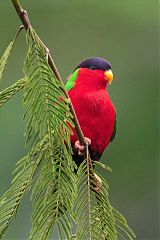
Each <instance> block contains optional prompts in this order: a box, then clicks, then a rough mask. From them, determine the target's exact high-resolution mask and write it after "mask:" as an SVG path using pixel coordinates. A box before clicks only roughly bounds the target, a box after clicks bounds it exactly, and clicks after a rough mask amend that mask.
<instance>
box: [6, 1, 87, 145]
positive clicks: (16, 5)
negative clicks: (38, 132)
mask: <svg viewBox="0 0 160 240" xmlns="http://www.w3.org/2000/svg"><path fill="white" fill-rule="evenodd" d="M11 1H12V3H13V5H14V8H15V10H16V12H17V14H18V16H19V18H20V20H21V21H22V23H23V25H24V28H25V29H26V30H28V29H32V25H31V24H30V21H29V17H28V14H27V11H26V10H24V9H23V8H22V6H21V4H20V2H19V0H11ZM36 37H37V40H38V41H39V42H40V44H41V45H42V46H43V47H44V48H45V49H47V52H48V64H49V65H50V67H51V69H52V71H53V73H54V75H55V76H56V78H57V79H58V80H59V81H60V82H63V81H62V78H61V76H60V74H59V72H58V69H57V67H56V65H55V63H54V61H53V58H52V56H51V55H50V53H49V51H48V48H47V47H46V46H45V44H44V43H43V42H42V40H41V39H40V37H39V36H38V35H37V34H36ZM63 91H64V94H65V96H66V97H67V99H68V100H69V107H70V111H71V113H72V115H73V122H74V125H75V132H76V134H77V138H78V140H79V142H80V144H81V145H85V138H84V135H83V132H82V130H81V127H80V124H79V122H78V119H77V116H76V113H75V110H74V108H73V105H72V103H71V101H70V98H69V96H68V93H67V91H66V90H65V89H63Z"/></svg>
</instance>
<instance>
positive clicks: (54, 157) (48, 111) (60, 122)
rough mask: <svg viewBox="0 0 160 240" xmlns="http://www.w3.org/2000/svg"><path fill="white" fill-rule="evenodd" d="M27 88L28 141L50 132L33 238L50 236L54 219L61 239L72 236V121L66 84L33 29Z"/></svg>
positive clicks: (40, 174)
mask: <svg viewBox="0 0 160 240" xmlns="http://www.w3.org/2000/svg"><path fill="white" fill-rule="evenodd" d="M27 44H28V53H27V57H26V61H25V68H24V70H25V77H26V78H27V79H28V80H27V83H26V85H25V88H24V91H25V96H24V104H25V106H26V114H25V119H26V121H27V128H26V136H27V143H28V142H29V141H32V145H34V144H35V142H36V141H37V140H38V141H39V140H42V139H43V138H44V137H45V136H46V135H47V143H48V144H47V148H46V151H45V153H44V158H43V159H44V161H43V164H42V167H41V169H40V171H39V172H38V173H37V177H36V182H35V186H34V190H33V194H32V200H33V206H34V211H33V216H32V229H31V233H30V239H39V240H41V239H42V240H43V239H50V235H51V233H52V231H53V225H54V223H55V224H56V225H57V228H58V229H59V232H60V239H63V238H64V237H67V238H68V239H69V238H70V236H71V229H72V228H71V225H72V224H71V220H72V217H71V212H72V205H73V200H74V198H75V190H74V189H75V180H74V177H75V174H74V171H73V169H74V164H73V161H72V159H71V146H70V134H71V129H70V127H69V125H68V123H70V124H71V125H72V126H73V123H72V121H71V117H72V116H71V113H70V111H69V106H68V101H67V99H66V97H65V95H64V91H63V88H64V86H63V85H62V84H61V83H60V82H59V81H58V80H57V79H56V78H55V76H54V75H53V72H52V71H51V69H50V66H49V65H48V62H47V53H46V52H45V49H43V48H42V47H41V45H40V43H39V42H38V40H37V39H36V34H35V32H34V31H33V30H32V31H31V32H30V34H28V35H27Z"/></svg>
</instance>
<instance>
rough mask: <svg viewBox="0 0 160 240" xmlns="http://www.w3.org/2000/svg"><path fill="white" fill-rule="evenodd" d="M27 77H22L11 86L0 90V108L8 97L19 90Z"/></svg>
mask: <svg viewBox="0 0 160 240" xmlns="http://www.w3.org/2000/svg"><path fill="white" fill-rule="evenodd" d="M26 82H27V79H26V78H22V79H20V80H18V81H17V82H15V83H14V84H13V85H12V86H10V87H8V88H6V89H4V90H3V91H1V92H0V108H1V107H2V106H3V105H4V104H5V103H6V102H7V101H8V100H9V99H10V98H12V97H13V96H14V95H15V94H16V93H17V92H19V91H20V90H21V89H22V88H23V87H24V86H25V84H26Z"/></svg>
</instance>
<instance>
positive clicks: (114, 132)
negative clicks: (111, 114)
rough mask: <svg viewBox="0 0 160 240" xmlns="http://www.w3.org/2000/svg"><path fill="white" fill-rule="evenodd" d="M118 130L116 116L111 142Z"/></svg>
mask: <svg viewBox="0 0 160 240" xmlns="http://www.w3.org/2000/svg"><path fill="white" fill-rule="evenodd" d="M116 131H117V118H116V117H115V120H114V127H113V132H112V135H111V138H110V142H112V141H113V140H114V138H115V136H116Z"/></svg>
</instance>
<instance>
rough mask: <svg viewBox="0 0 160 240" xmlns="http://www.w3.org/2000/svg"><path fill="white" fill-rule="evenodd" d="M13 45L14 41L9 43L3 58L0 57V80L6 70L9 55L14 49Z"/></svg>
mask: <svg viewBox="0 0 160 240" xmlns="http://www.w3.org/2000/svg"><path fill="white" fill-rule="evenodd" d="M13 45H14V41H13V42H11V43H10V44H9V45H8V47H7V48H6V50H5V52H4V54H3V56H2V57H1V59H0V80H1V78H2V75H3V72H4V70H5V67H6V64H7V61H8V57H9V55H10V53H11V50H12V48H13Z"/></svg>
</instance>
